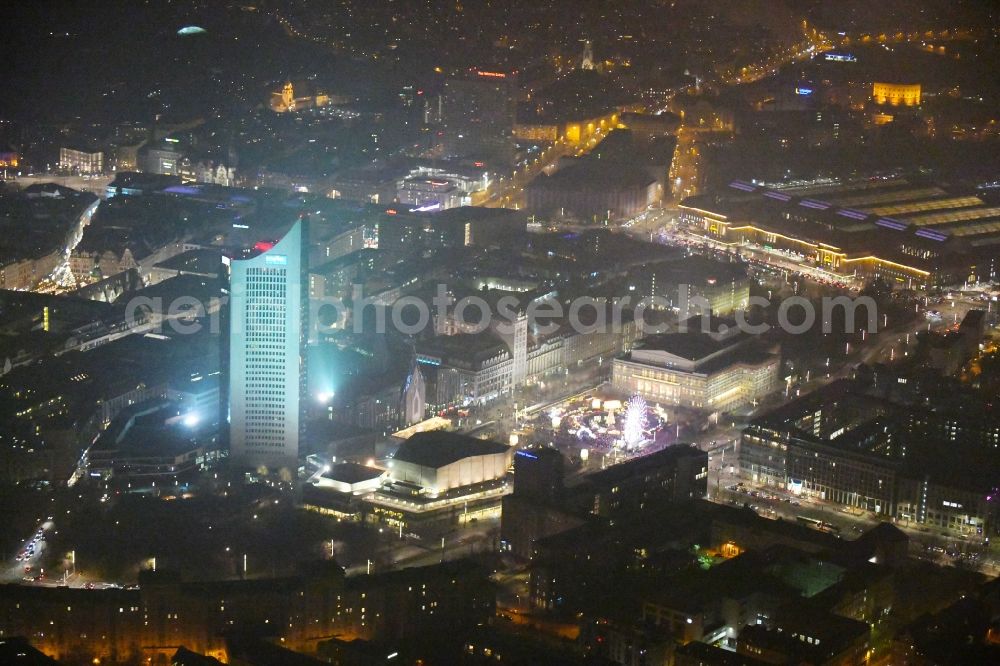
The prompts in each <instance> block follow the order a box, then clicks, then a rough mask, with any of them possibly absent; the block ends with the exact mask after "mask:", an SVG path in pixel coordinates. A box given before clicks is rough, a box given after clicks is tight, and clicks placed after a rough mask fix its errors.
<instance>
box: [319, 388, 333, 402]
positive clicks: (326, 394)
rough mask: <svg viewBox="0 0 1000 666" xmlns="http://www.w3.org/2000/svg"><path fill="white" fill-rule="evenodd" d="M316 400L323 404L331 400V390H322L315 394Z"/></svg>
mask: <svg viewBox="0 0 1000 666" xmlns="http://www.w3.org/2000/svg"><path fill="white" fill-rule="evenodd" d="M316 400H318V401H319V402H320V404H324V405H325V404H326V403H328V402H330V401H331V400H333V391H323V392H321V393H320V394H319V395H317V396H316Z"/></svg>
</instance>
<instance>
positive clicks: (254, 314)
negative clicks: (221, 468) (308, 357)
mask: <svg viewBox="0 0 1000 666" xmlns="http://www.w3.org/2000/svg"><path fill="white" fill-rule="evenodd" d="M307 247H308V244H307V229H306V222H305V221H299V222H297V223H296V224H295V225H294V226H293V227H292V228H291V229H290V230H289V231H288V233H287V234H285V237H284V238H282V239H281V240H280V241H279V242H278V243H277V244H275V245H274V247H272V248H271V249H269V250H267V251H266V252H263V253H261V254H259V255H257V256H255V257H253V258H250V259H246V260H237V261H233V262H232V267H231V273H230V275H231V278H230V285H231V290H230V291H231V293H230V336H229V343H230V345H229V421H230V425H229V432H230V437H229V442H230V452H231V455H232V457H233V458H234V459H235V460H236V461H237V462H238V463H242V464H247V465H254V466H257V465H267V466H289V465H294V464H295V461H296V459H297V458H298V448H299V437H300V435H301V431H302V426H303V425H304V419H303V417H302V412H303V409H302V407H303V404H302V401H303V396H304V393H305V391H304V382H305V336H306V332H307V331H306V324H307V318H308V314H307V305H308V300H307V293H306V289H307V288H308V282H307V280H306V279H305V275H306V268H307V264H306V256H307V255H306V250H307Z"/></svg>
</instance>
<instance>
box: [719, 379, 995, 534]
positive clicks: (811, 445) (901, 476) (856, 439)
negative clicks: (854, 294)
mask: <svg viewBox="0 0 1000 666" xmlns="http://www.w3.org/2000/svg"><path fill="white" fill-rule="evenodd" d="M959 402H962V403H964V402H965V401H959ZM962 407H964V408H966V409H965V410H964V411H963V409H962V408H956V407H954V406H944V405H930V406H924V405H921V406H918V407H914V406H906V405H902V404H898V403H896V402H893V401H890V400H886V399H884V398H880V397H878V396H874V395H870V394H869V393H866V392H865V389H864V387H863V386H861V385H859V384H857V383H854V382H851V381H848V380H841V381H839V382H834V383H833V384H830V385H828V386H826V387H824V388H822V389H820V390H818V391H814V392H813V393H810V394H809V395H807V396H805V397H803V398H800V399H798V400H795V401H793V402H790V403H787V404H785V405H783V406H781V407H778V408H777V409H775V410H773V411H771V412H770V413H768V414H765V415H763V416H761V417H759V418H756V419H754V420H753V421H751V422H750V425H749V426H748V427H747V428H746V430H744V431H743V437H742V441H741V444H740V453H739V457H740V470H741V473H742V475H743V477H744V478H745V479H747V480H749V481H750V482H752V483H754V484H759V485H764V486H773V487H777V488H781V489H782V490H786V491H789V492H791V493H793V494H796V495H802V496H805V497H810V498H815V499H819V500H824V501H826V502H830V503H833V504H839V505H843V506H847V507H851V508H853V509H861V510H864V511H870V512H872V513H874V514H876V515H878V516H884V517H886V518H893V519H895V520H897V521H900V522H901V523H903V524H917V525H925V526H928V527H935V528H938V529H942V530H949V531H952V532H957V533H962V534H974V535H985V534H989V533H991V532H993V531H995V526H996V516H997V511H998V507H997V502H996V498H995V496H994V493H993V491H992V489H993V487H994V485H995V480H996V473H997V462H996V456H995V454H994V453H993V451H994V450H995V442H996V441H997V440H996V437H997V432H998V426H997V423H996V419H995V418H993V417H992V416H991V415H990V414H989V412H988V411H987V412H986V413H985V414H984V413H982V412H977V411H976V410H975V409H971V405H969V404H963V405H962Z"/></svg>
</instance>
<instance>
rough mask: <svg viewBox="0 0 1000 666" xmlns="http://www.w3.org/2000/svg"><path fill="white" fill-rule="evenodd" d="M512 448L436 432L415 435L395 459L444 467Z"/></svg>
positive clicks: (424, 465)
mask: <svg viewBox="0 0 1000 666" xmlns="http://www.w3.org/2000/svg"><path fill="white" fill-rule="evenodd" d="M509 448H510V447H509V446H507V445H506V444H501V443H500V442H492V441H489V440H485V439H476V438H475V437H469V436H468V435H460V434H458V433H454V432H444V431H442V430H435V431H431V432H420V433H417V434H416V435H413V436H412V437H410V438H409V439H408V440H406V441H405V442H403V443H402V444H401V445H400V446H399V450H397V451H396V455H395V456H393V458H394V459H395V460H398V461H401V462H409V463H413V464H415V465H421V466H423V467H444V466H445V465H450V464H451V463H453V462H457V461H459V460H462V459H463V458H472V457H474V456H486V455H493V454H497V453H506V452H507V450H508V449H509Z"/></svg>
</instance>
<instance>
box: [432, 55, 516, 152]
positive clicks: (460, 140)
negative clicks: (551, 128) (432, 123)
mask: <svg viewBox="0 0 1000 666" xmlns="http://www.w3.org/2000/svg"><path fill="white" fill-rule="evenodd" d="M516 96H517V72H516V71H492V70H485V69H475V68H473V69H471V70H469V71H467V72H463V73H462V74H461V75H459V76H455V77H453V78H449V79H448V80H447V81H445V84H444V95H443V99H442V114H441V115H442V124H443V125H444V137H443V138H444V145H445V151H446V153H447V154H448V155H452V156H456V157H475V158H477V159H480V160H483V159H494V160H496V161H497V162H498V163H508V162H510V161H512V158H513V153H514V136H513V132H514V116H515V110H516V106H515V103H516Z"/></svg>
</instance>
